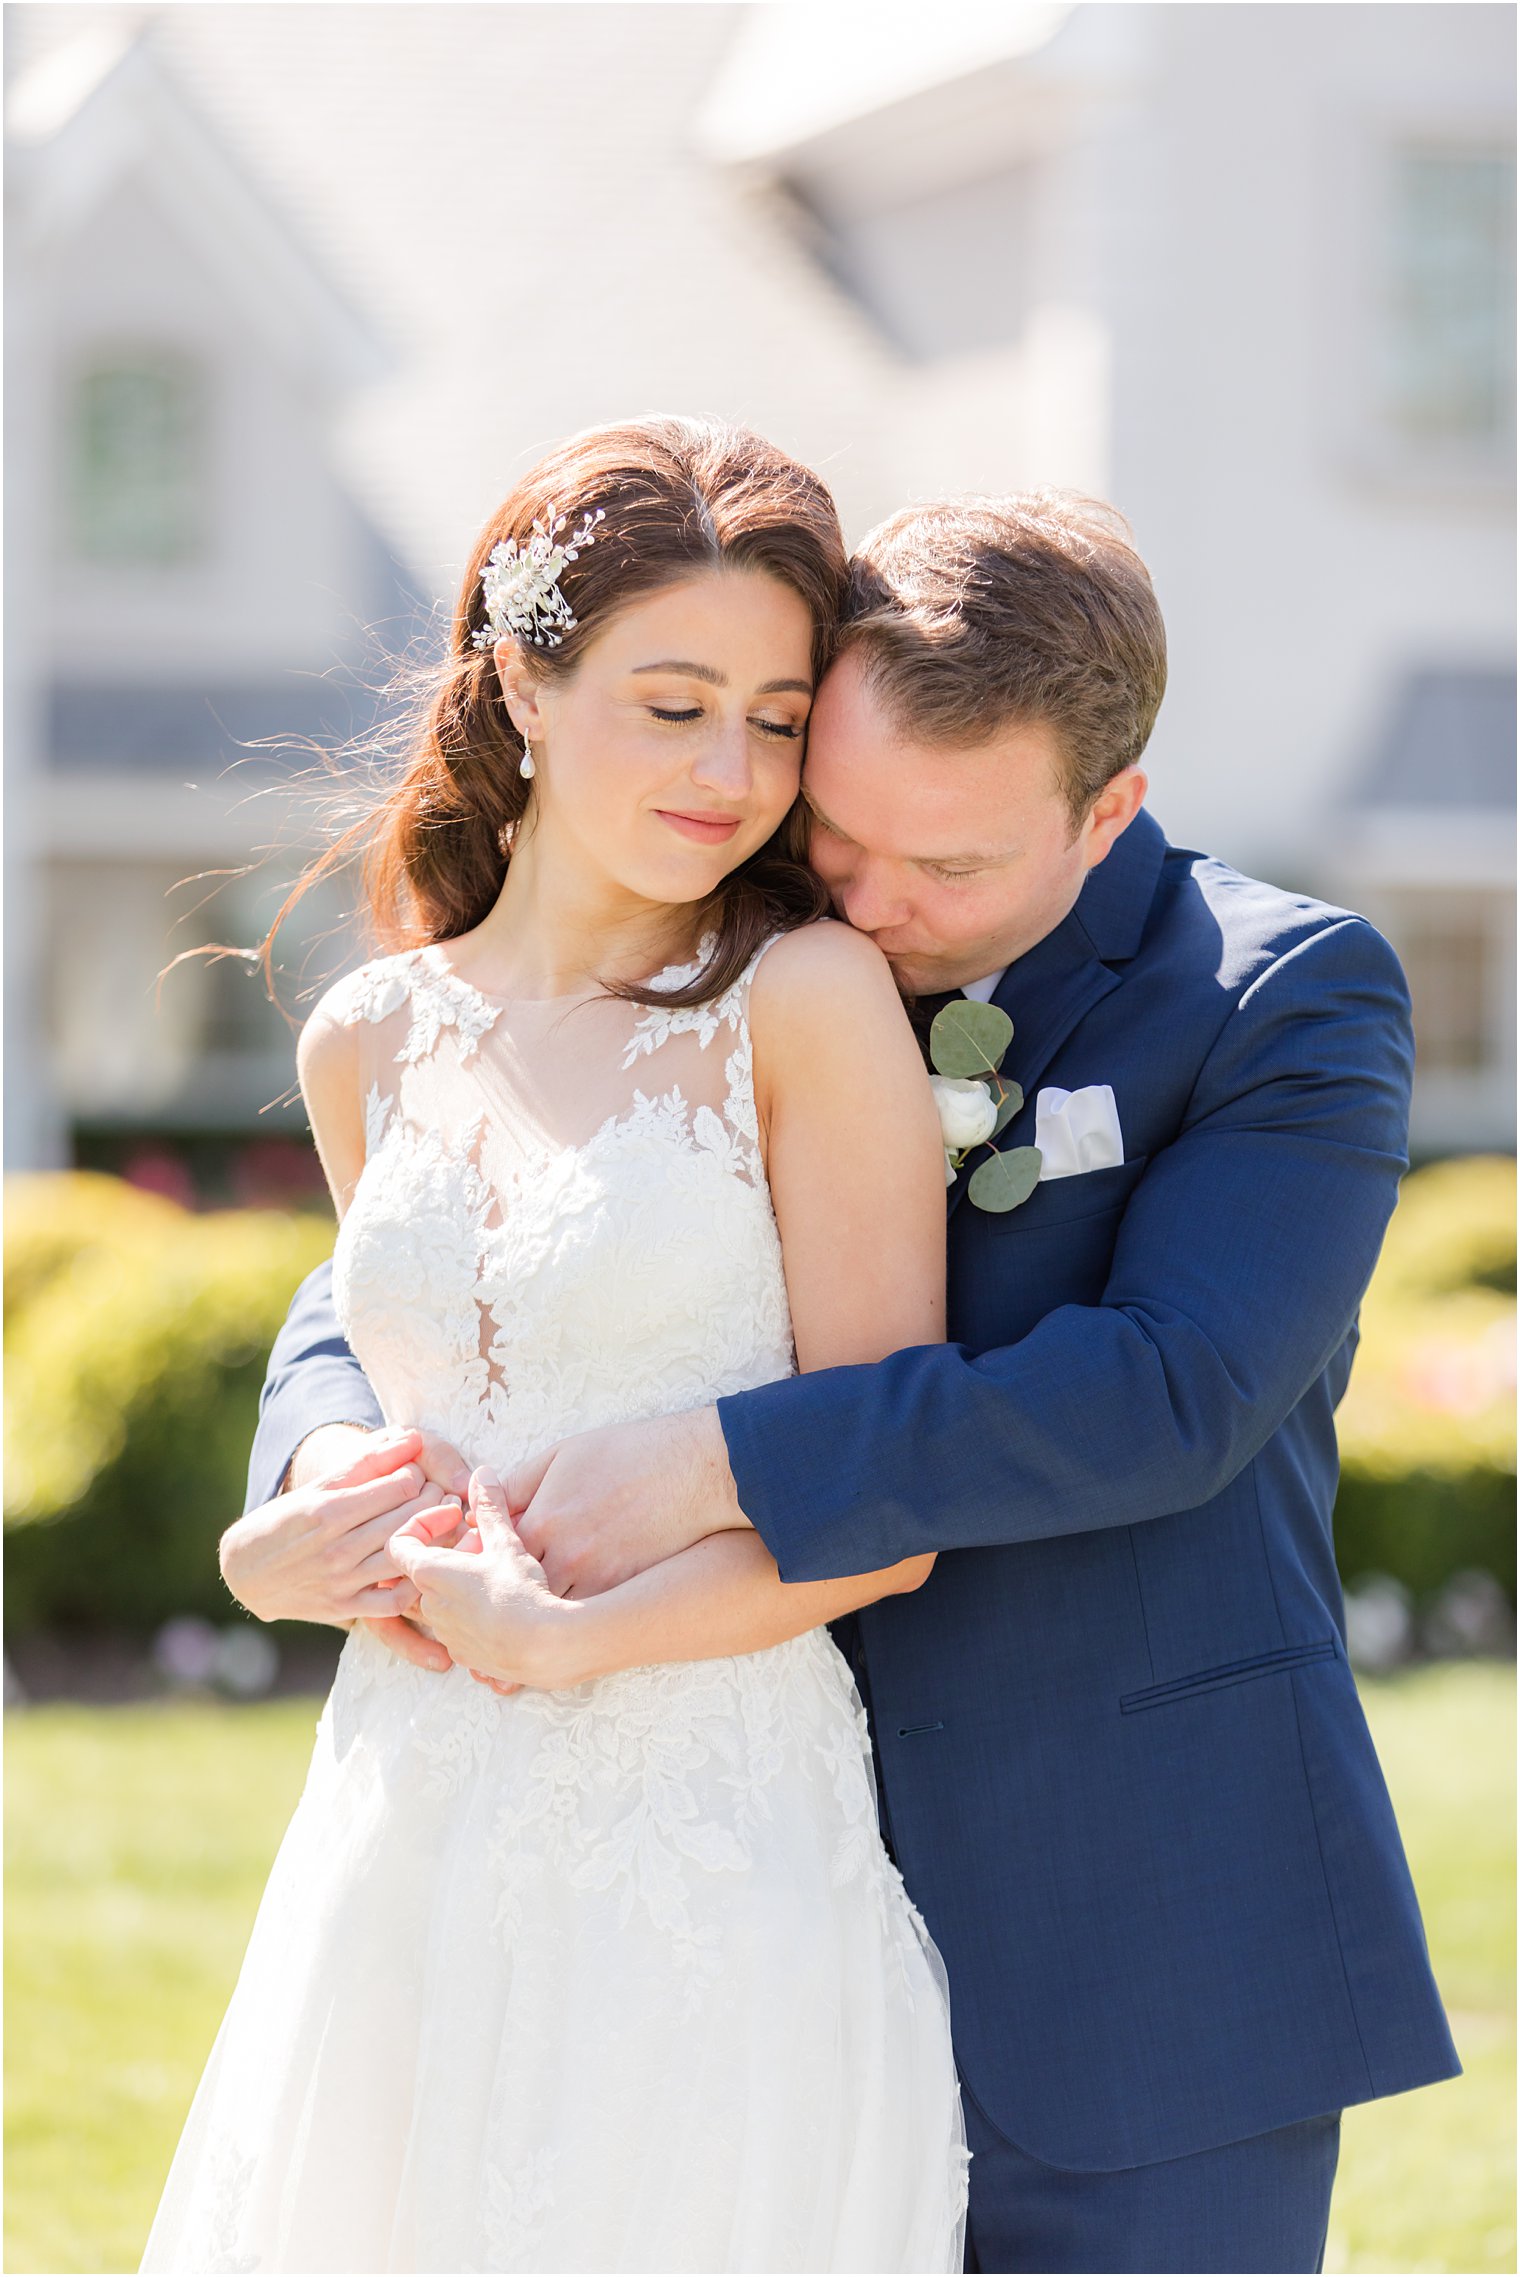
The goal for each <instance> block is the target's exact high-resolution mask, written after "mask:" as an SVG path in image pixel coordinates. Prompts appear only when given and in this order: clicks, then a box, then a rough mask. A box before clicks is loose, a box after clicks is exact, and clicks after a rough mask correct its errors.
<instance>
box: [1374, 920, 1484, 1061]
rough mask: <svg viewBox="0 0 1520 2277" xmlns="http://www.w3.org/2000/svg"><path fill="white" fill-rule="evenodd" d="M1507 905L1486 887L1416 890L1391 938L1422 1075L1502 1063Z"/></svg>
mask: <svg viewBox="0 0 1520 2277" xmlns="http://www.w3.org/2000/svg"><path fill="white" fill-rule="evenodd" d="M1504 914H1505V912H1504V908H1503V906H1501V904H1500V903H1499V901H1498V900H1497V899H1496V898H1495V897H1493V896H1490V895H1488V894H1484V893H1473V894H1467V895H1459V894H1455V893H1434V892H1433V893H1422V894H1414V893H1411V894H1410V895H1409V896H1408V898H1407V901H1406V902H1405V906H1404V909H1403V911H1402V913H1401V915H1400V917H1399V920H1398V923H1397V926H1396V930H1395V935H1394V940H1395V946H1396V947H1397V949H1398V952H1399V955H1400V956H1401V958H1402V959H1403V963H1404V971H1405V976H1406V978H1407V979H1408V982H1409V994H1410V997H1411V999H1412V1001H1413V1005H1414V1035H1415V1057H1416V1064H1417V1066H1418V1069H1419V1072H1420V1074H1421V1075H1422V1076H1432V1075H1434V1076H1448V1075H1480V1074H1482V1073H1484V1072H1485V1071H1486V1070H1488V1069H1491V1068H1494V1067H1495V1066H1497V1065H1499V1064H1501V1063H1502V1058H1503V1054H1502V1051H1501V1050H1500V1048H1499V1043H1498V1036H1497V1033H1496V1029H1497V1019H1496V1015H1497V1014H1498V1009H1499V1008H1498V1005H1497V1002H1496V999H1497V997H1498V995H1499V993H1500V982H1501V980H1502V970H1501V966H1502V960H1503V958H1504V956H1505V954H1506V948H1507V944H1506V941H1505V938H1504V934H1505V926H1504V923H1503V918H1504Z"/></svg>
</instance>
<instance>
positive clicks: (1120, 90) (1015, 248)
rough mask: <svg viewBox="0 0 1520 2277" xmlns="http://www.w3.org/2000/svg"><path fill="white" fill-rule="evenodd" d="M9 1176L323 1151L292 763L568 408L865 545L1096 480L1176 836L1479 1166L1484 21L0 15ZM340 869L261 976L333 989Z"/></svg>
mask: <svg viewBox="0 0 1520 2277" xmlns="http://www.w3.org/2000/svg"><path fill="white" fill-rule="evenodd" d="M5 21H6V49H5V77H6V89H5V96H6V118H7V183H8V200H9V222H8V235H7V254H8V258H7V262H6V296H7V304H8V309H7V313H8V318H9V322H8V327H7V343H8V347H7V390H6V419H7V444H8V453H7V470H8V474H9V483H8V490H7V506H6V569H7V598H8V604H9V605H8V612H7V631H8V644H7V698H6V707H7V708H6V726H7V734H6V768H7V777H8V791H7V820H8V828H7V831H6V944H5V945H6V1022H7V1032H8V1078H9V1080H8V1082H7V1085H6V1154H7V1163H8V1166H10V1167H13V1168H30V1167H38V1166H46V1165H54V1164H61V1163H67V1162H70V1161H74V1162H80V1163H87V1164H98V1165H101V1166H105V1167H111V1168H119V1169H125V1170H126V1171H127V1172H128V1174H129V1175H131V1176H134V1177H136V1178H137V1179H139V1180H140V1181H141V1182H143V1183H149V1184H157V1185H160V1186H162V1187H164V1188H166V1189H167V1190H170V1191H176V1192H182V1193H185V1194H189V1193H191V1192H192V1191H193V1192H198V1193H200V1194H201V1195H203V1196H211V1195H216V1196H221V1195H227V1194H230V1195H232V1196H234V1197H235V1198H239V1199H269V1198H272V1197H273V1196H274V1195H277V1194H278V1193H280V1192H281V1191H284V1190H288V1189H292V1188H294V1187H299V1185H300V1183H301V1181H302V1180H303V1179H312V1178H315V1176H316V1170H315V1163H314V1159H313V1158H312V1157H311V1155H310V1152H309V1149H308V1148H307V1147H306V1145H305V1143H304V1119H303V1117H302V1114H301V1110H300V1106H299V1102H298V1100H294V1099H293V1098H292V1096H291V1094H290V1082H291V1075H292V1067H293V1060H292V1034H291V1029H290V1027H289V1025H288V1023H287V1020H286V1018H285V1016H284V1015H283V1014H282V1013H281V1012H280V1011H279V1010H277V1009H276V1008H274V1007H273V1006H271V1005H269V1004H268V1003H267V1002H266V1001H265V999H264V995H263V991H262V987H261V984H260V981H259V979H258V977H257V975H255V974H253V973H252V972H250V971H249V970H248V969H247V968H246V967H245V966H243V965H241V964H239V963H237V962H235V961H224V962H221V963H212V964H206V963H202V962H199V961H197V962H193V963H188V964H183V965H179V966H177V967H175V968H174V969H173V970H172V971H171V972H169V973H168V975H167V977H166V978H165V979H164V980H163V982H162V984H161V985H160V983H159V981H158V975H159V973H160V971H161V968H163V967H164V966H165V965H166V964H167V963H168V961H169V959H170V958H171V957H173V956H174V955H175V954H176V953H177V952H178V951H179V950H180V949H182V948H185V947H188V946H191V945H193V944H194V943H195V942H197V941H201V940H210V939H220V940H237V941H243V942H250V941H252V940H254V939H255V938H256V937H257V935H258V933H259V932H260V931H262V929H263V926H264V924H265V923H266V922H267V921H268V919H269V917H270V915H271V914H272V913H273V910H274V909H275V908H276V907H278V904H279V900H280V898H281V895H282V892H283V890H284V887H285V885H286V884H287V883H288V880H289V879H290V877H291V876H292V875H293V874H294V872H295V870H296V869H297V868H298V867H299V866H300V862H301V860H302V859H303V858H304V856H305V855H306V854H307V853H308V852H309V851H310V850H311V849H312V848H313V847H314V845H315V844H316V843H317V842H318V841H317V840H316V838H315V837H314V835H313V832H314V827H315V824H314V817H313V812H312V808H311V805H310V801H309V799H308V798H306V797H305V796H304V794H302V793H301V792H300V791H299V788H298V786H297V785H296V780H295V779H296V776H297V775H298V773H299V772H300V771H301V770H303V769H305V768H307V767H309V764H310V759H309V746H310V744H311V743H313V742H315V743H317V744H332V743H336V742H339V741H341V739H342V738H344V737H345V736H348V735H350V734H352V733H354V732H355V731H356V730H362V729H363V727H364V726H365V724H366V723H367V721H368V720H369V719H370V718H371V717H372V716H373V715H374V712H375V708H376V699H375V697H374V695H373V694H372V693H371V690H372V689H373V687H374V686H375V684H376V683H377V680H378V678H379V677H381V676H383V670H384V667H383V665H382V664H380V662H379V657H380V653H381V651H382V650H383V651H386V652H389V653H396V652H397V651H399V650H400V649H401V648H403V647H404V646H405V645H406V643H407V642H409V641H411V640H414V639H417V638H422V639H424V640H426V639H427V638H428V637H430V633H429V628H430V626H431V627H432V631H431V637H433V638H435V639H436V638H438V637H439V633H438V629H437V625H436V619H435V618H434V616H433V615H432V612H434V611H435V610H436V609H437V607H438V606H439V604H443V605H444V606H445V607H446V606H447V605H448V604H449V603H450V602H451V601H452V597H453V593H454V589H455V586H456V584H457V580H458V576H459V572H460V569H461V566H462V564H463V561H464V559H465V556H466V553H467V551H468V549H469V546H470V543H471V541H472V539H473V537H474V534H475V532H476V530H477V529H478V528H479V526H480V524H481V523H482V521H483V520H484V519H485V517H486V515H487V513H488V512H489V511H490V509H491V508H492V507H493V505H494V504H495V502H496V500H497V499H498V498H499V497H500V496H501V495H502V493H503V492H504V490H505V489H506V488H507V487H508V485H509V483H510V482H511V481H512V480H513V479H514V477H515V476H516V474H517V473H518V472H519V471H520V470H521V469H522V468H523V467H525V466H526V465H528V464H529V463H531V461H532V459H533V458H534V457H535V456H537V455H538V453H539V452H540V451H541V450H542V449H543V448H544V446H545V445H547V444H548V443H549V442H551V441H553V440H554V439H556V438H557V437H559V436H561V435H563V434H565V433H568V432H570V431H572V430H573V429H575V428H578V427H581V426H584V425H587V424H589V423H591V422H593V421H597V420H602V419H607V418H611V417H616V416H619V415H627V414H630V413H634V412H637V411H641V410H648V409H683V410H694V411H709V412H716V413H720V414H724V415H727V416H730V417H735V418H739V419H743V420H745V421H747V422H749V423H750V424H752V425H754V426H756V427H758V428H760V429H762V430H763V431H764V432H766V433H767V434H769V435H771V436H773V437H774V438H775V440H776V441H778V442H779V443H781V444H783V445H784V446H786V447H787V448H789V449H791V450H792V451H794V452H796V453H797V454H798V455H800V456H801V457H803V458H805V459H807V460H808V461H810V462H811V463H812V464H814V465H816V466H818V467H819V468H820V469H821V470H822V471H823V472H824V473H825V475H826V476H827V478H828V479H829V480H830V482H831V483H832V484H833V486H834V488H835V491H836V494H837V496H838V498H839V502H840V506H841V511H842V513H843V516H844V520H845V525H846V529H847V532H848V533H849V535H850V536H851V537H852V538H854V537H858V536H860V535H861V534H863V532H864V531H865V530H866V529H867V528H868V527H869V526H870V524H871V523H872V522H873V521H874V520H876V519H877V518H878V517H879V516H881V515H882V514H884V513H886V512H888V511H889V510H890V509H891V508H893V507H894V506H896V505H898V504H900V503H902V502H903V501H905V500H907V499H909V498H911V497H915V496H923V495H926V494H933V493H936V492H940V491H945V490H955V489H981V490H997V489H1007V488H1015V487H1022V486H1025V485H1030V484H1035V483H1057V484H1062V485H1067V486H1073V487H1077V488H1081V489H1086V490H1090V491H1095V492H1097V493H1100V494H1102V495H1105V496H1107V497H1110V498H1112V499H1113V500H1114V501H1115V502H1116V503H1117V504H1118V505H1119V506H1120V507H1121V508H1122V509H1123V511H1124V512H1125V513H1126V514H1127V515H1128V516H1129V518H1130V520H1131V522H1132V523H1133V525H1134V528H1135V531H1136V534H1137V538H1138V542H1139V544H1140V547H1141V550H1142V552H1143V553H1144V554H1145V555H1146V557H1147V559H1148V560H1149V561H1150V563H1151V565H1152V568H1153V571H1154V573H1155V577H1156V581H1157V585H1158V588H1159V591H1160V594H1161V598H1162V602H1163V606H1164V608H1165V610H1166V615H1167V619H1168V624H1169V627H1170V633H1171V641H1172V658H1173V665H1172V685H1171V691H1170V693H1169V695H1168V697H1167V701H1166V704H1165V707H1164V709H1163V712H1162V716H1161V722H1160V726H1159V728H1158V730H1157V734H1156V737H1155V741H1154V744H1153V746H1152V774H1153V782H1154V788H1153V791H1152V804H1153V806H1154V808H1155V810H1156V812H1157V814H1158V815H1159V817H1160V819H1161V820H1162V822H1163V823H1164V824H1165V826H1166V828H1167V829H1168V831H1169V833H1170V835H1171V836H1172V837H1173V839H1174V840H1177V841H1180V842H1182V843H1184V844H1192V845H1198V846H1206V847H1208V848H1209V849H1210V850H1211V851H1214V852H1217V853H1220V854H1223V855H1225V856H1226V857H1228V858H1229V859H1230V860H1232V861H1234V862H1236V863H1238V864H1239V865H1240V866H1241V867H1243V868H1245V869H1247V870H1254V871H1257V872H1258V873H1263V874H1266V875H1268V876H1271V877H1273V878H1276V879H1278V880H1279V881H1280V882H1282V883H1285V884H1289V885H1293V886H1299V887H1303V888H1306V889H1308V890H1311V891H1315V892H1319V893H1323V894H1325V895H1327V896H1328V897H1330V898H1332V899H1335V900H1340V901H1346V902H1349V903H1351V904H1352V905H1353V906H1355V907H1357V908H1361V909H1364V910H1365V911H1366V912H1367V913H1368V914H1369V915H1370V916H1372V917H1373V918H1374V920H1375V921H1376V922H1378V923H1379V924H1381V925H1382V926H1383V927H1384V928H1385V930H1387V931H1388V932H1389V933H1390V935H1391V936H1392V938H1393V940H1394V941H1395V943H1396V944H1397V946H1398V948H1399V950H1400V952H1401V954H1402V956H1403V958H1404V961H1405V965H1406V968H1407V970H1408V972H1409V975H1410V980H1411V984H1412V988H1413V992H1414V996H1415V1003H1416V1020H1417V1028H1418V1037H1419V1050H1420V1076H1419V1090H1418V1096H1417V1103H1416V1121H1415V1131H1414V1146H1415V1149H1416V1151H1417V1152H1418V1153H1421V1154H1426V1155H1428V1154H1432V1153H1442V1152H1463V1151H1471V1150H1476V1149H1481V1148H1493V1147H1502V1148H1509V1147H1512V1146H1513V1143H1514V1046H1513V1033H1514V1003H1513V975H1514V908H1515V860H1514V805H1515V793H1514V729H1515V713H1514V677H1513V653H1514V598H1513V591H1512V558H1513V557H1512V540H1511V527H1512V512H1513V495H1514V429H1513V396H1514V282H1513V279H1514V34H1515V25H1514V13H1513V10H1512V9H1511V8H1509V7H1508V6H1504V5H1486V4H1478V5H1462V4H1453V0H1439V4H1436V5H1420V4H1411V5H1404V4H1401V0H1397V4H1387V5H1385V4H1381V0H1371V4H1368V5H1361V4H1356V5H1345V6H1341V5H1332V4H1317V5H1315V6H1313V7H1304V6H1286V5H1252V4H1245V5H1226V4H1223V0H1203V4H1198V5H1180V6H1168V5H1160V6H1153V5H1148V4H1144V0H1127V4H1123V5H1101V4H1091V5H1075V6H1071V5H1017V4H1010V0H1002V4H999V5H996V6H985V5H979V4H972V0H952V4H948V5H945V6H941V7H939V8H924V7H922V6H919V5H914V6H911V7H909V6H898V5H896V4H895V0H875V4H874V5H872V6H870V7H869V8H867V7H865V6H861V7H854V6H843V5H840V6H829V7H818V6H813V5H757V6H735V5H705V4H700V0H698V4H694V5H674V6H666V5H660V4H655V0H649V4H639V5H632V4H627V0H623V4H616V5H596V4H592V5H574V6H570V5H513V4H492V0H484V4H467V5H454V4H451V0H427V4H425V5H410V4H401V5H385V6H378V5H374V6H352V5H325V4H320V0H303V5H301V6H300V7H290V6H285V5H274V4H257V5H217V6H204V5H181V6H166V7H162V8H156V9H155V8H141V7H124V6H94V5H69V6H59V5H37V4H25V5H14V6H10V7H7V8H6V10H5ZM344 916H345V912H344V909H343V905H342V903H341V900H340V899H339V898H338V897H337V896H336V894H331V895H329V896H327V898H326V899H325V900H324V899H321V898H318V897H314V899H313V902H312V904H311V905H310V906H309V907H308V909H307V911H306V913H305V914H304V916H303V917H302V919H301V921H300V922H299V923H298V924H296V925H294V926H293V927H292V928H291V929H290V936H291V937H290V940H289V945H288V946H287V948H286V949H285V951H284V953H283V959H282V961H283V964H284V967H285V971H284V976H283V982H282V985H283V989H284V995H285V1005H286V1010H287V1011H288V1012H292V1013H295V1014H296V1015H299V1013H300V1011H301V1009H302V1006H303V1002H304V1001H309V996H305V997H303V993H302V991H303V988H305V989H308V990H309V988H310V987H311V986H314V985H316V984H317V983H319V982H320V981H321V980H322V979H323V978H324V977H325V976H326V975H328V974H330V973H331V972H332V971H334V970H337V969H341V967H342V966H343V965H344V964H345V963H347V962H351V961H353V958H354V956H355V955H357V954H358V950H357V948H356V946H355V944H354V941H353V938H352V937H351V936H349V935H347V934H346V933H345V930H344Z"/></svg>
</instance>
